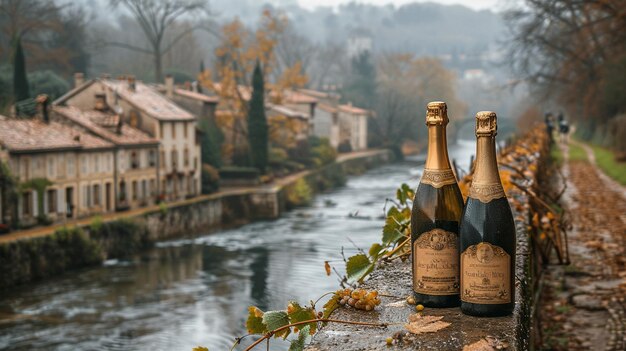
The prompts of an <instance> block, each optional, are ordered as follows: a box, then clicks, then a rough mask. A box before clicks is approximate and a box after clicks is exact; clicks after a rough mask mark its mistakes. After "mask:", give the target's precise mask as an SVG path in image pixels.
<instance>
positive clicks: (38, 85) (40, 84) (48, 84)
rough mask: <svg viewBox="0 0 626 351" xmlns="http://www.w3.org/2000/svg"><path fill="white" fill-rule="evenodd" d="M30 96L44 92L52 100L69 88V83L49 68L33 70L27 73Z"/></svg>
mask: <svg viewBox="0 0 626 351" xmlns="http://www.w3.org/2000/svg"><path fill="white" fill-rule="evenodd" d="M28 83H29V85H30V91H31V96H33V97H35V96H37V95H39V94H46V95H48V96H49V97H50V98H51V99H52V100H54V99H56V98H58V97H60V96H61V95H63V94H65V93H66V92H67V91H68V90H70V85H69V83H68V82H67V81H66V80H65V79H63V78H62V77H61V76H59V75H58V74H56V73H54V72H53V71H50V70H45V71H35V72H32V73H30V74H29V75H28Z"/></svg>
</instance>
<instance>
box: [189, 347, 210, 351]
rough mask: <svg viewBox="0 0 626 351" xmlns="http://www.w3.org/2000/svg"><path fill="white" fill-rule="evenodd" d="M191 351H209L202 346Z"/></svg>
mask: <svg viewBox="0 0 626 351" xmlns="http://www.w3.org/2000/svg"><path fill="white" fill-rule="evenodd" d="M191 351H209V348H207V347H203V346H196V347H194V348H193V349H192V350H191Z"/></svg>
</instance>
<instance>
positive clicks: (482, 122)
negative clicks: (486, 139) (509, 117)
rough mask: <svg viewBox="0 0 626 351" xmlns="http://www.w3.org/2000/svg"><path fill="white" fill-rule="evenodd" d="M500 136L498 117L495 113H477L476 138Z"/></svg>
mask: <svg viewBox="0 0 626 351" xmlns="http://www.w3.org/2000/svg"><path fill="white" fill-rule="evenodd" d="M496 134H498V117H497V116H496V113H495V112H493V111H480V112H478V113H476V136H492V137H494V136H496Z"/></svg>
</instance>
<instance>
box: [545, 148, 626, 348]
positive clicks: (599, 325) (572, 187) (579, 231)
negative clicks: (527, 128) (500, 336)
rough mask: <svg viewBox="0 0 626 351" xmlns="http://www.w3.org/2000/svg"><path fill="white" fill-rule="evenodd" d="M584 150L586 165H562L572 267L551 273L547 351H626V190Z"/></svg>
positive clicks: (547, 289)
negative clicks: (609, 177) (606, 174)
mask: <svg viewBox="0 0 626 351" xmlns="http://www.w3.org/2000/svg"><path fill="white" fill-rule="evenodd" d="M581 146H582V145H581ZM583 148H584V149H585V150H586V151H587V153H588V157H587V161H570V160H568V159H567V156H566V158H565V159H566V161H565V163H564V166H563V173H564V176H565V182H566V186H567V190H566V192H565V194H564V196H563V198H562V204H563V206H564V207H565V209H566V211H568V213H569V218H570V222H571V226H572V227H571V230H570V231H569V232H568V244H569V252H570V259H571V264H570V265H569V266H565V267H550V268H549V269H548V270H547V275H546V277H545V282H546V287H545V288H544V293H543V297H542V301H541V302H542V303H541V306H540V308H541V312H540V314H541V334H542V349H543V350H607V351H608V350H611V351H612V350H616V351H617V350H626V301H625V300H626V257H625V255H624V254H625V252H624V251H625V250H624V248H625V247H626V192H625V191H624V189H623V188H622V187H620V186H619V185H615V184H613V183H612V182H611V181H607V179H606V178H607V177H606V176H605V175H604V174H602V173H601V171H600V170H599V168H598V167H597V166H596V165H595V162H594V159H593V156H592V154H591V153H590V150H589V149H588V148H585V147H583ZM562 150H563V154H564V155H567V154H568V148H567V147H566V146H565V147H562Z"/></svg>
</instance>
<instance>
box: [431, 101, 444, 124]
mask: <svg viewBox="0 0 626 351" xmlns="http://www.w3.org/2000/svg"><path fill="white" fill-rule="evenodd" d="M436 124H439V125H444V126H445V125H447V124H448V106H447V105H446V103H445V102H443V101H432V102H429V103H428V105H426V125H436Z"/></svg>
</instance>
